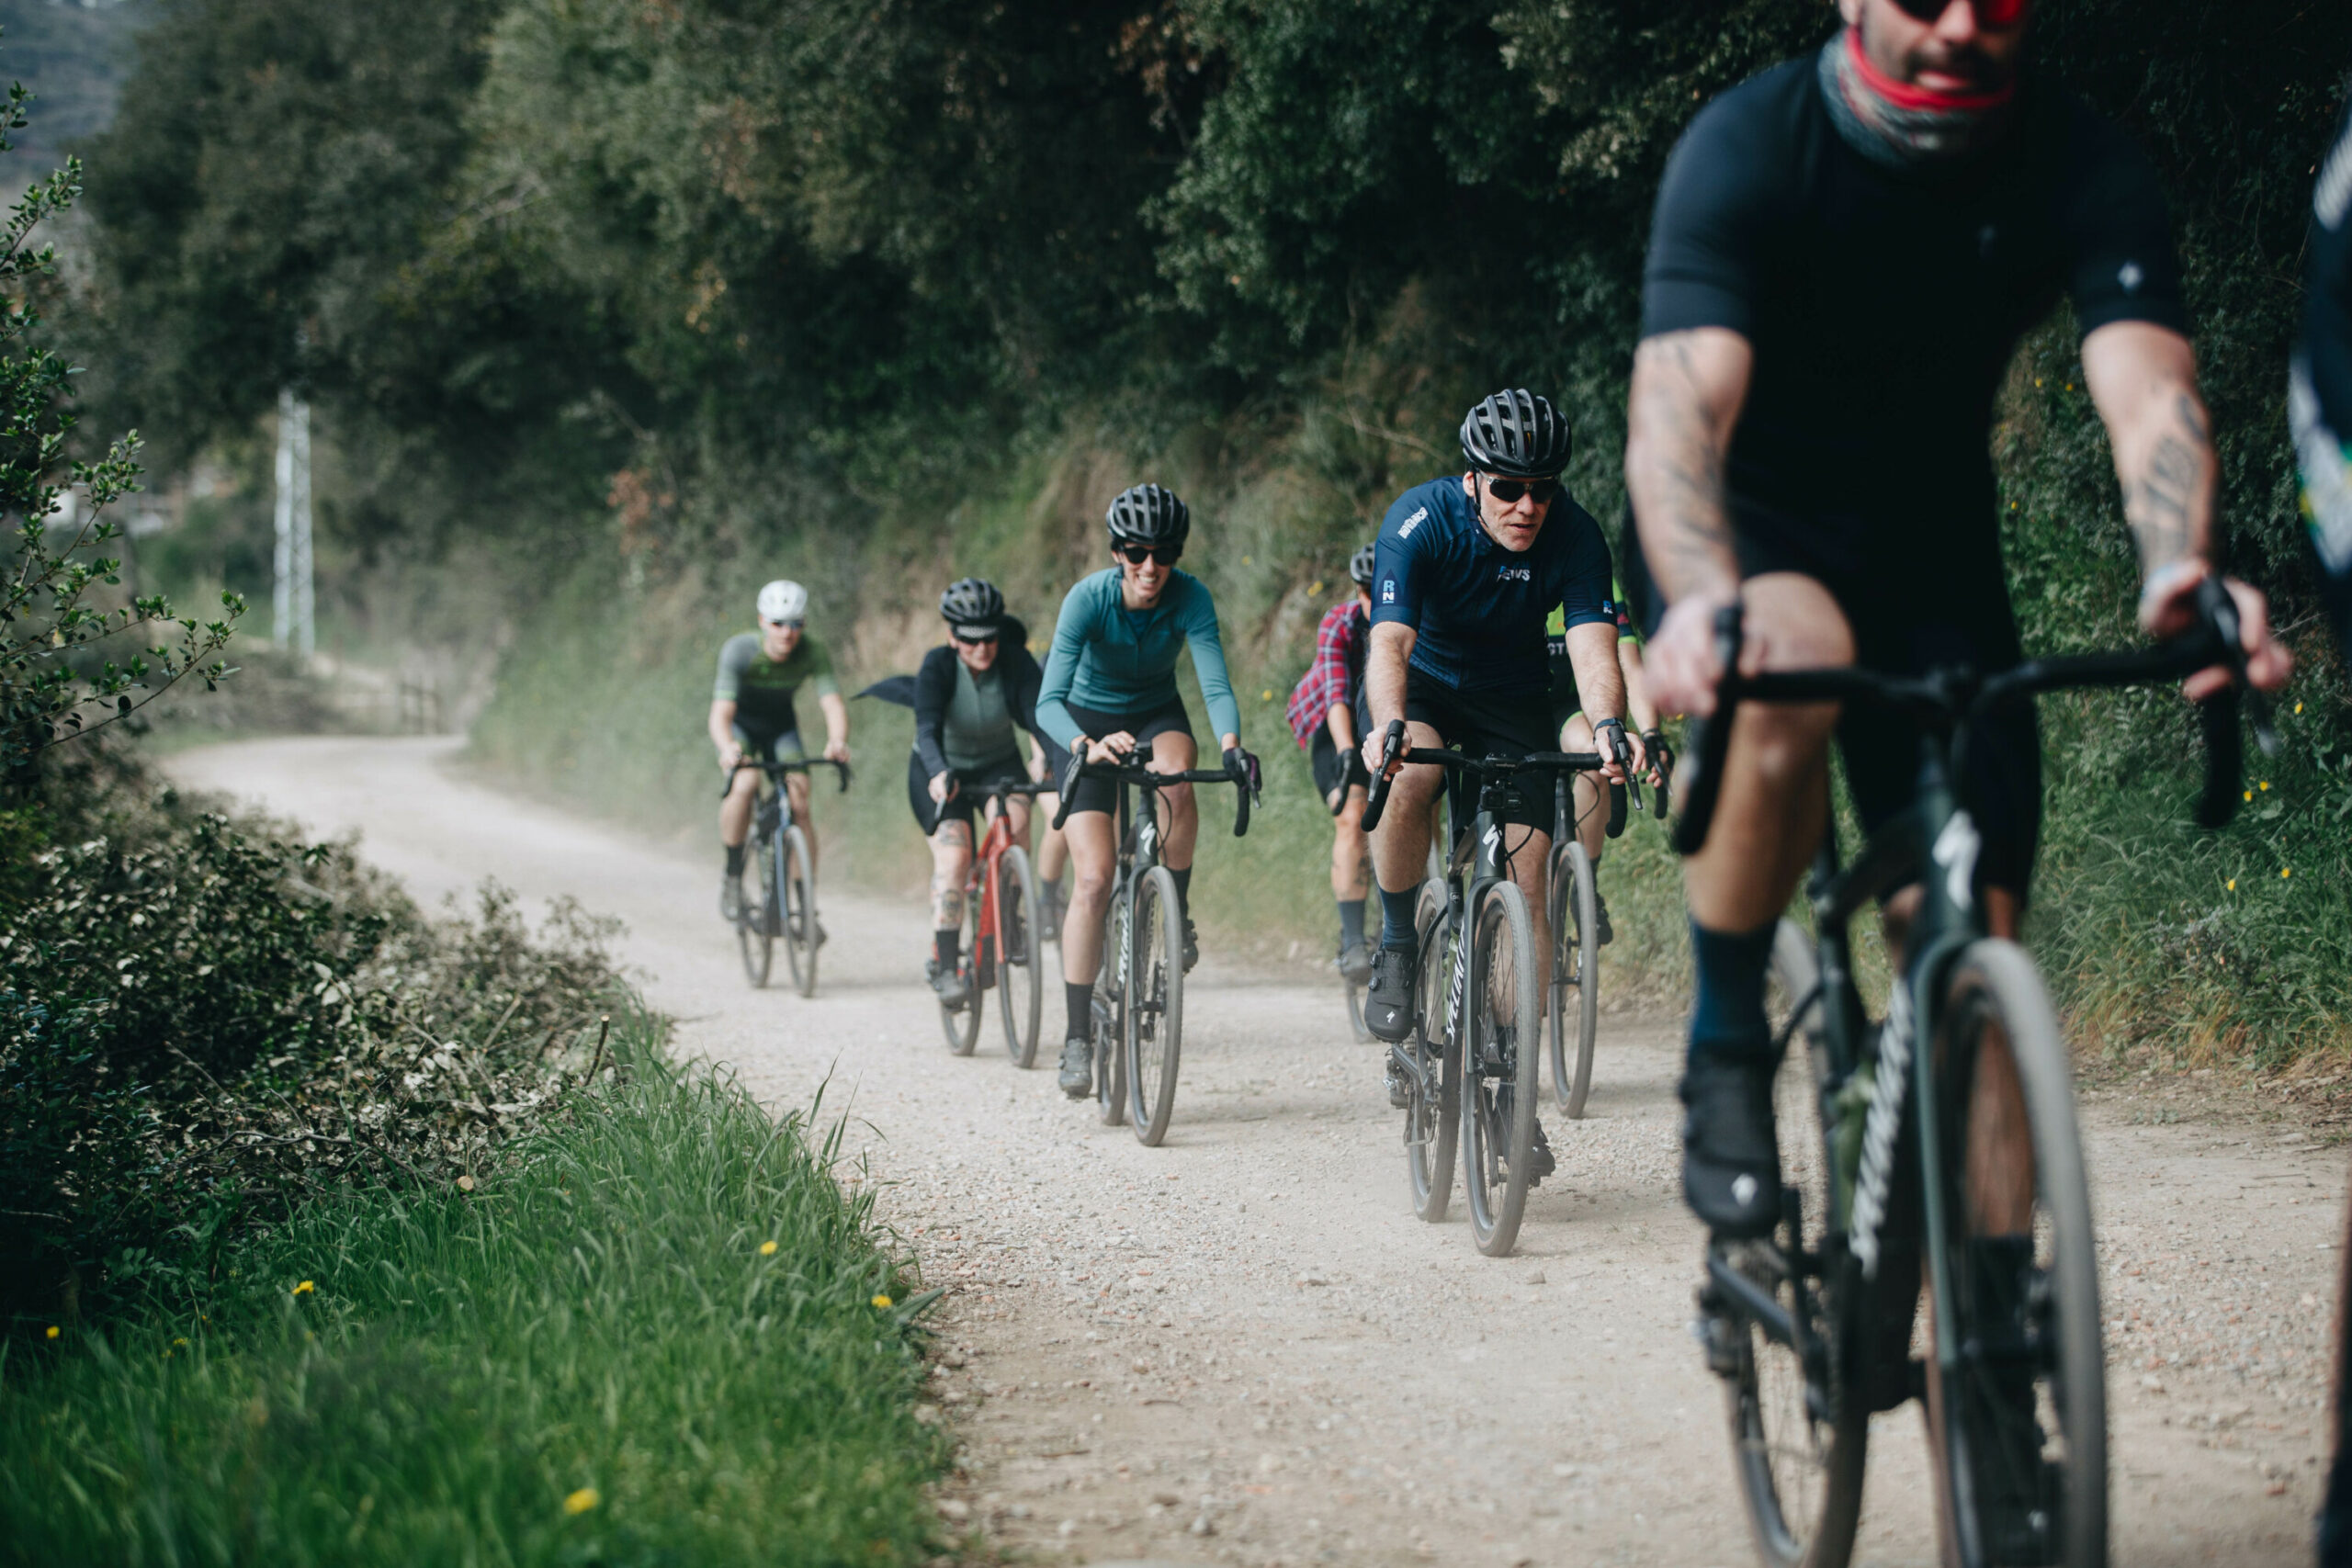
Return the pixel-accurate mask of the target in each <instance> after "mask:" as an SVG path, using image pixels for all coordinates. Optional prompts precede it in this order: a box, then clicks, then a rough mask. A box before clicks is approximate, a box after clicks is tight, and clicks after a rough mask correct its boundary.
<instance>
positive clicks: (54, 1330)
mask: <svg viewBox="0 0 2352 1568" xmlns="http://www.w3.org/2000/svg"><path fill="white" fill-rule="evenodd" d="M58 1332H59V1330H58V1327H57V1325H55V1324H53V1323H52V1324H51V1325H49V1337H51V1339H54V1338H56V1337H57V1336H58Z"/></svg>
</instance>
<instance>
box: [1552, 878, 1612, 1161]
mask: <svg viewBox="0 0 2352 1568" xmlns="http://www.w3.org/2000/svg"><path fill="white" fill-rule="evenodd" d="M1547 912H1548V913H1549V914H1550V915H1551V917H1552V998H1551V1000H1552V1008H1551V1012H1552V1018H1551V1023H1552V1092H1553V1093H1554V1094H1555V1095H1557V1096H1558V1097H1559V1100H1560V1108H1561V1109H1562V1110H1564V1111H1566V1112H1567V1113H1568V1114H1569V1115H1570V1116H1582V1115H1583V1114H1584V1101H1585V1096H1586V1095H1587V1094H1589V1093H1590V1092H1591V1089H1592V1045H1593V1040H1594V1037H1595V1035H1596V1034H1597V1033H1598V1032H1599V1031H1600V893H1599V891H1598V890H1597V889H1596V888H1595V887H1594V886H1593V880H1592V857H1591V856H1590V855H1588V854H1586V853H1585V852H1584V846H1583V845H1582V844H1579V843H1577V841H1576V840H1573V839H1571V840H1568V841H1567V842H1566V843H1565V844H1563V845H1561V846H1560V847H1559V848H1558V849H1557V850H1555V851H1554V852H1552V877H1551V908H1550V909H1549V910H1548V911H1547Z"/></svg>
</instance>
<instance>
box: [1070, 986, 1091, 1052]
mask: <svg viewBox="0 0 2352 1568" xmlns="http://www.w3.org/2000/svg"><path fill="white" fill-rule="evenodd" d="M1062 998H1063V999H1064V1001H1066V1002H1067V1003H1068V1004H1069V1033H1068V1034H1066V1035H1064V1036H1063V1037H1062V1038H1064V1039H1065V1040H1091V1039H1093V1038H1094V982H1093V981H1091V980H1089V981H1087V982H1086V984H1084V985H1082V986H1080V985H1073V984H1072V983H1070V982H1069V981H1068V980H1065V981H1063V982H1062Z"/></svg>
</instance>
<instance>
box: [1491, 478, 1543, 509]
mask: <svg viewBox="0 0 2352 1568" xmlns="http://www.w3.org/2000/svg"><path fill="white" fill-rule="evenodd" d="M1486 485H1487V494H1488V495H1491V496H1493V497H1494V498H1495V499H1496V500H1497V501H1499V502H1502V503H1503V504H1504V505H1505V506H1511V505H1515V504H1517V503H1518V501H1519V498H1520V497H1521V496H1522V495H1523V496H1527V497H1529V498H1531V499H1532V500H1533V501H1534V502H1535V504H1536V505H1538V506H1549V505H1551V504H1552V502H1553V501H1554V500H1555V499H1556V498H1557V497H1558V495H1559V493H1560V481H1559V480H1557V479H1488V480H1487V481H1486Z"/></svg>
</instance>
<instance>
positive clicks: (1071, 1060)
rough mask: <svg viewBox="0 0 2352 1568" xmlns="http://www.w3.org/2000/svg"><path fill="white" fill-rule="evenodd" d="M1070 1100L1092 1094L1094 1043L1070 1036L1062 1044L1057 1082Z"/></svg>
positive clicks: (1082, 1098) (1080, 1098)
mask: <svg viewBox="0 0 2352 1568" xmlns="http://www.w3.org/2000/svg"><path fill="white" fill-rule="evenodd" d="M1057 1081H1058V1082H1059V1083H1060V1084H1061V1086H1062V1092H1063V1093H1064V1094H1066V1095H1068V1096H1069V1097H1070V1098H1071V1099H1072V1100H1084V1099H1085V1098H1086V1097H1087V1096H1088V1095H1090V1094H1092V1093H1093V1092H1094V1042H1092V1041H1091V1040H1084V1039H1080V1038H1079V1037H1078V1036H1076V1035H1072V1036H1071V1037H1070V1038H1069V1039H1068V1040H1066V1041H1064V1042H1063V1043H1062V1072H1061V1077H1060V1078H1059V1079H1058V1080H1057Z"/></svg>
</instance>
